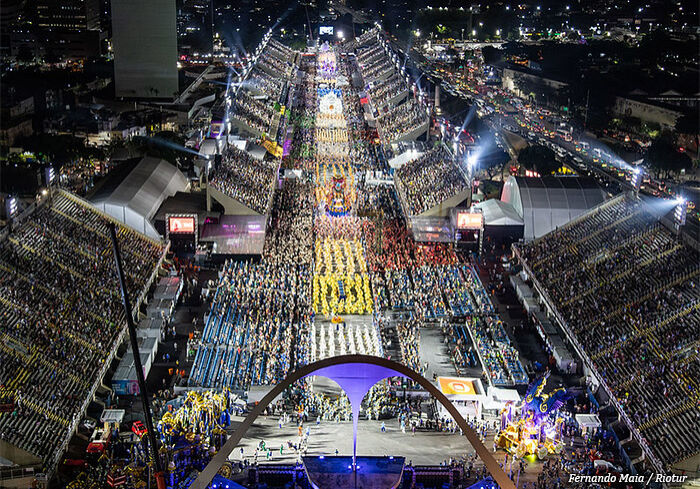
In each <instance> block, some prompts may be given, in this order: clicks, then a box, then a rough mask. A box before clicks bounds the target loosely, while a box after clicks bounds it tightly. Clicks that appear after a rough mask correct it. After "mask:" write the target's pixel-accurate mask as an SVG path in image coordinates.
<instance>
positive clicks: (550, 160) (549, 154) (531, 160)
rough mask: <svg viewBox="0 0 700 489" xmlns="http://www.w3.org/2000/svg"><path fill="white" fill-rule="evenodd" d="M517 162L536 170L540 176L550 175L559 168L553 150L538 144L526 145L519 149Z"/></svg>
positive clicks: (528, 168)
mask: <svg viewBox="0 0 700 489" xmlns="http://www.w3.org/2000/svg"><path fill="white" fill-rule="evenodd" d="M518 163H520V166H522V167H524V168H525V169H526V170H530V171H536V172H537V173H539V174H540V175H542V176H545V175H551V174H552V173H554V172H555V171H557V169H558V168H559V163H558V162H557V160H556V157H555V155H554V151H552V150H551V149H549V148H548V147H546V146H542V145H540V144H536V145H533V146H528V147H527V148H524V149H523V150H522V151H520V154H518Z"/></svg>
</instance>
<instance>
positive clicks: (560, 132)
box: [557, 127, 571, 142]
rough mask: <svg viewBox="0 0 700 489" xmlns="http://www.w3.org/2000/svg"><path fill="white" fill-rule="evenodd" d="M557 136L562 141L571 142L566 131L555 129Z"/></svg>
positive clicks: (569, 133) (568, 132) (569, 135)
mask: <svg viewBox="0 0 700 489" xmlns="http://www.w3.org/2000/svg"><path fill="white" fill-rule="evenodd" d="M557 136H559V137H560V138H562V139H563V140H564V141H568V142H571V132H570V131H567V130H566V129H564V128H562V127H560V128H557Z"/></svg>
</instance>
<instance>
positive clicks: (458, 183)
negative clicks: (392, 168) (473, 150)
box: [395, 146, 468, 216]
mask: <svg viewBox="0 0 700 489" xmlns="http://www.w3.org/2000/svg"><path fill="white" fill-rule="evenodd" d="M395 181H396V189H397V191H398V193H399V195H400V196H402V197H403V200H404V202H405V204H406V207H407V209H406V210H407V211H408V212H409V213H410V214H411V215H412V216H415V215H418V214H422V213H423V212H425V211H427V210H429V209H431V208H432V207H434V206H436V205H438V204H440V203H441V202H443V201H444V200H446V199H448V198H450V197H453V196H454V195H457V194H458V193H460V192H463V191H464V190H465V189H468V184H467V182H466V181H465V179H464V175H463V174H462V172H461V171H460V170H459V168H457V165H456V164H455V162H454V161H453V159H452V157H451V155H450V154H449V152H448V151H447V149H445V148H444V147H443V146H439V147H437V148H435V149H432V150H430V151H428V152H426V153H424V154H422V155H421V156H419V157H418V158H416V159H415V160H413V161H410V162H408V163H406V164H405V165H404V166H402V167H401V168H399V169H398V170H397V171H396V174H395Z"/></svg>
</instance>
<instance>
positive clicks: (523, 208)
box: [501, 176, 605, 240]
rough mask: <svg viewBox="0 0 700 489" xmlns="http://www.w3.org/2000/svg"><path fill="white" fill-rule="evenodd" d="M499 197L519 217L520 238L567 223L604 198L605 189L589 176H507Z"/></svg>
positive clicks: (539, 234)
mask: <svg viewBox="0 0 700 489" xmlns="http://www.w3.org/2000/svg"><path fill="white" fill-rule="evenodd" d="M501 200H502V201H504V202H506V203H508V204H511V205H512V206H513V208H514V209H515V211H516V212H517V214H518V215H519V216H520V217H521V218H522V219H523V222H524V225H525V229H524V231H523V237H524V238H525V239H526V240H527V239H535V238H539V237H540V236H543V235H545V234H547V233H549V232H550V231H553V230H555V229H557V228H558V227H561V226H563V225H565V224H567V223H568V222H569V221H571V220H572V219H574V218H576V217H578V216H580V215H581V214H583V213H584V212H587V211H588V210H589V209H592V208H594V207H596V206H598V205H600V204H602V203H603V202H604V201H605V192H604V191H603V189H601V188H600V186H599V185H598V184H597V183H596V181H595V180H593V179H592V178H584V177H536V178H532V177H513V176H511V177H509V178H508V180H506V183H505V185H504V186H503V192H502V193H501Z"/></svg>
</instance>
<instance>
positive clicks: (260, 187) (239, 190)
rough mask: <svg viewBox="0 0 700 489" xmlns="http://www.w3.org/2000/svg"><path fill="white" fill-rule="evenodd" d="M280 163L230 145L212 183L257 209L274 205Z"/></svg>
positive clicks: (214, 171)
mask: <svg viewBox="0 0 700 489" xmlns="http://www.w3.org/2000/svg"><path fill="white" fill-rule="evenodd" d="M277 165H279V161H278V160H271V159H265V158H264V159H257V158H255V157H254V156H252V155H251V154H250V153H247V152H245V151H243V150H240V149H238V148H235V147H229V148H228V149H227V150H226V151H225V152H224V154H223V158H222V162H221V164H220V165H219V166H218V167H215V168H214V170H213V173H212V175H211V176H210V180H209V184H210V185H211V186H212V187H214V188H215V189H217V190H219V191H221V192H223V193H224V194H226V195H228V196H229V197H231V198H233V199H236V200H238V201H239V202H241V203H242V204H244V205H246V206H248V207H250V208H251V209H253V210H254V211H255V212H259V213H261V214H264V213H266V212H267V210H268V209H269V208H270V204H271V202H272V192H273V191H274V183H275V178H276V177H277V170H278V167H277Z"/></svg>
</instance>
